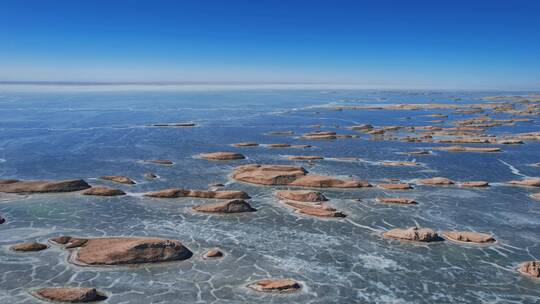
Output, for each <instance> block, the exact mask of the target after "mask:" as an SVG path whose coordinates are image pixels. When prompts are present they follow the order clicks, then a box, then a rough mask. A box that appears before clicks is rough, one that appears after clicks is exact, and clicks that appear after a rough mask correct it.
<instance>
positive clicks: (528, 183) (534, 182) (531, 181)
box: [508, 178, 540, 187]
mask: <svg viewBox="0 0 540 304" xmlns="http://www.w3.org/2000/svg"><path fill="white" fill-rule="evenodd" d="M508 183H509V184H512V185H517V186H525V187H540V178H526V179H524V180H520V181H517V180H514V181H509V182H508Z"/></svg>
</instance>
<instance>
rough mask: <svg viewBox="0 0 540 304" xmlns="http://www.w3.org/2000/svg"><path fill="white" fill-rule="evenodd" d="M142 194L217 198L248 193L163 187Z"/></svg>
mask: <svg viewBox="0 0 540 304" xmlns="http://www.w3.org/2000/svg"><path fill="white" fill-rule="evenodd" d="M144 196H148V197H155V198H178V197H198V198H217V199H248V198H250V197H249V195H248V194H247V193H246V192H244V191H237V190H223V191H211V190H187V189H180V188H171V189H164V190H159V191H154V192H148V193H145V194H144Z"/></svg>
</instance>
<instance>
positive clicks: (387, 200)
mask: <svg viewBox="0 0 540 304" xmlns="http://www.w3.org/2000/svg"><path fill="white" fill-rule="evenodd" d="M377 201H378V202H379V203H384V204H400V205H416V204H417V202H416V201H415V200H413V199H410V198H402V197H378V198H377Z"/></svg>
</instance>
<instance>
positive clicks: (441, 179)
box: [417, 177, 454, 186]
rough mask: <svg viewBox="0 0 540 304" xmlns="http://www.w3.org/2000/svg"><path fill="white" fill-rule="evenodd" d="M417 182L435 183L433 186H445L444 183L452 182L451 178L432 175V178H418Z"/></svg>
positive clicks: (451, 183) (424, 183)
mask: <svg viewBox="0 0 540 304" xmlns="http://www.w3.org/2000/svg"><path fill="white" fill-rule="evenodd" d="M417 182H418V183H419V184H422V185H435V186H437V185H442V186H445V185H453V184H454V181H453V180H450V179H448V178H446V177H432V178H426V179H419V180H418V181H417Z"/></svg>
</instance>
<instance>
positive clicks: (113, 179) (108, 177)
mask: <svg viewBox="0 0 540 304" xmlns="http://www.w3.org/2000/svg"><path fill="white" fill-rule="evenodd" d="M99 178H100V179H103V180H108V181H111V182H115V183H120V184H125V185H135V182H134V181H133V180H132V179H131V178H129V177H127V176H121V175H105V176H100V177H99Z"/></svg>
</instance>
